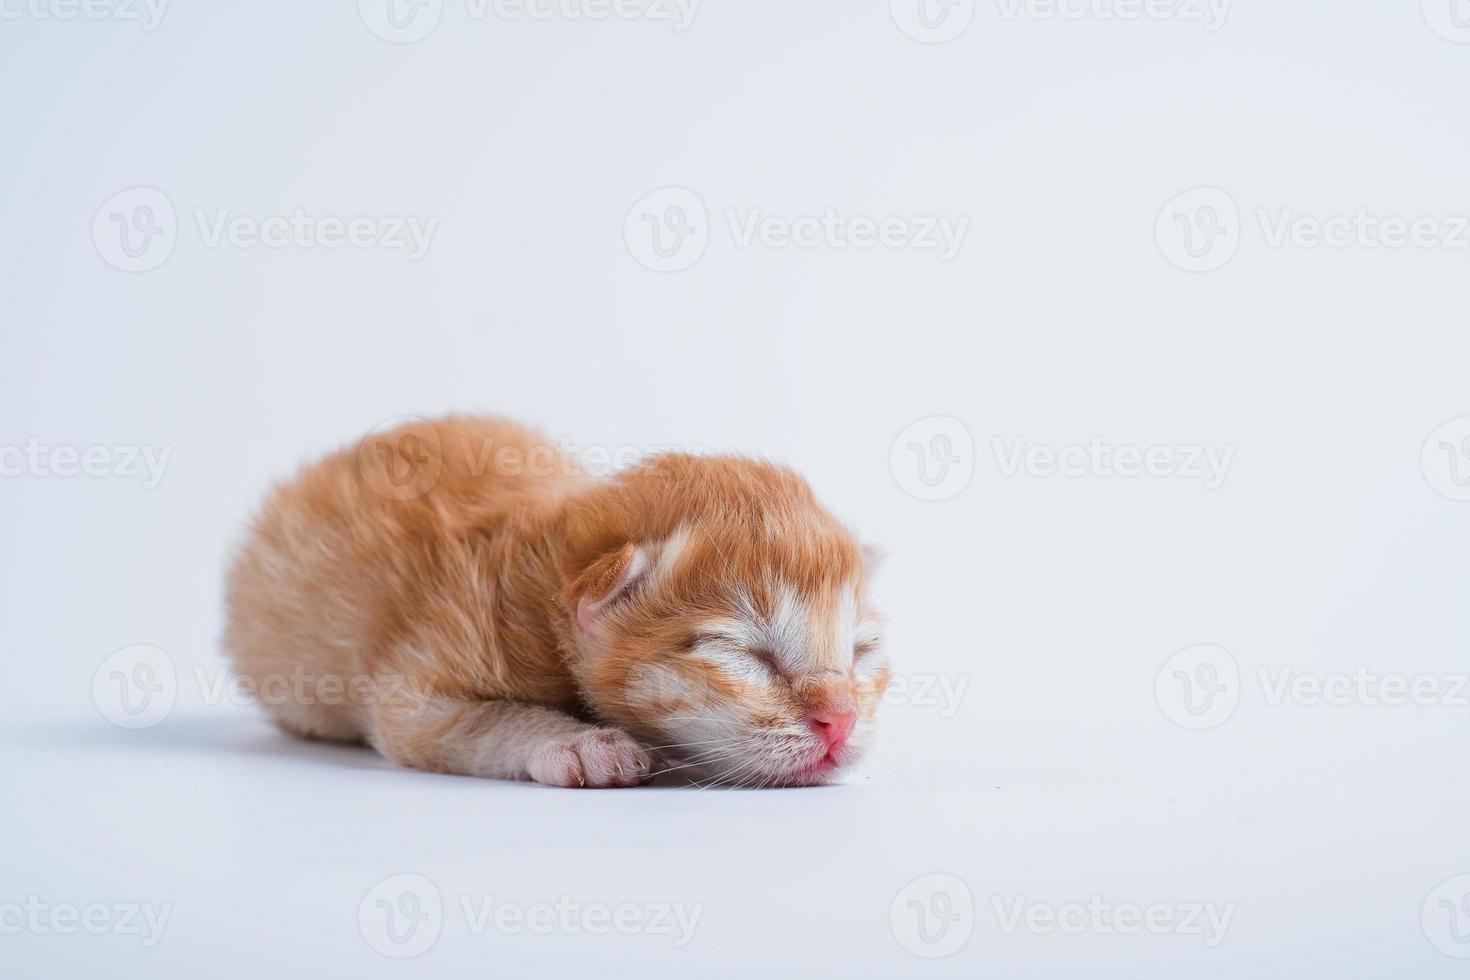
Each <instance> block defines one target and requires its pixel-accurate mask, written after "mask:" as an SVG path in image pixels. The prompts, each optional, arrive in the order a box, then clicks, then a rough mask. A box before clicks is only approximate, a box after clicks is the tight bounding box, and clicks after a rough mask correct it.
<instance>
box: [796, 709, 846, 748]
mask: <svg viewBox="0 0 1470 980" xmlns="http://www.w3.org/2000/svg"><path fill="white" fill-rule="evenodd" d="M855 721H857V713H856V712H854V711H853V710H852V709H851V708H841V707H825V708H817V709H815V710H813V711H809V712H807V716H806V723H807V727H809V728H810V729H811V730H812V731H813V732H814V733H815V734H816V736H817V737H818V738H820V739H821V740H822V742H823V743H825V744H826V746H827V751H828V752H835V751H836V750H837V749H840V748H842V743H843V742H845V741H847V736H848V735H850V734H852V726H853V722H855Z"/></svg>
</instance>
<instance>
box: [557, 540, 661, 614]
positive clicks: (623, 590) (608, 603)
mask: <svg viewBox="0 0 1470 980" xmlns="http://www.w3.org/2000/svg"><path fill="white" fill-rule="evenodd" d="M651 567H652V562H651V561H650V560H649V557H648V550H647V549H646V548H641V547H639V546H638V545H635V544H625V545H623V547H621V548H619V549H618V550H617V551H614V552H610V553H608V554H606V555H603V556H602V557H601V558H599V559H597V560H596V561H594V562H593V563H592V564H591V565H589V566H588V567H587V570H586V571H585V572H583V573H582V574H581V575H579V576H577V579H576V581H575V582H573V583H572V587H571V590H570V591H571V594H572V595H573V596H574V597H575V598H576V618H577V626H578V627H579V628H581V629H584V630H585V629H588V628H589V627H591V626H592V625H593V624H594V623H595V622H596V621H597V617H598V616H600V615H601V614H602V613H603V612H604V611H606V610H607V609H609V608H611V607H612V605H613V603H615V602H617V601H618V600H619V599H621V598H622V597H623V596H625V595H627V594H628V593H629V592H631V591H632V590H633V589H634V588H635V587H636V586H637V585H638V583H639V582H641V581H642V580H643V578H644V577H645V576H646V575H647V574H648V572H649V569H650V568H651Z"/></svg>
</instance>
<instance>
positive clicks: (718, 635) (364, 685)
mask: <svg viewBox="0 0 1470 980" xmlns="http://www.w3.org/2000/svg"><path fill="white" fill-rule="evenodd" d="M867 588H868V568H867V561H866V557H865V552H864V549H863V548H862V547H861V546H860V545H859V544H858V543H857V541H856V540H855V539H854V537H853V536H852V535H851V533H850V532H849V531H848V530H847V529H846V528H845V527H844V526H843V525H842V524H841V523H839V522H838V521H837V520H836V519H835V518H834V517H833V516H832V515H831V514H829V513H828V512H827V511H826V510H825V509H824V508H822V506H821V505H820V504H818V503H817V501H816V499H815V498H814V496H813V494H812V492H811V490H810V488H809V487H808V486H807V484H806V483H805V482H804V481H803V480H802V479H801V478H800V477H799V476H797V475H796V474H794V473H793V472H791V471H790V470H787V469H785V468H783V467H779V466H776V465H772V464H770V463H765V462H760V461H755V460H750V459H744V458H737V457H727V456H713V457H700V456H692V455H684V454H663V455H658V456H654V457H652V458H650V459H648V460H647V461H645V462H643V463H641V464H639V465H637V466H635V467H632V468H630V469H628V470H624V471H622V472H620V473H618V474H616V475H614V476H612V477H609V478H594V477H591V476H588V475H586V474H584V473H583V472H582V468H581V467H580V466H579V465H578V463H577V460H576V459H575V458H574V457H572V456H569V455H566V454H564V453H562V452H560V451H558V450H556V449H555V448H554V447H553V446H552V444H551V443H550V441H549V440H547V439H546V438H545V437H543V436H541V435H539V434H538V433H536V432H533V431H530V430H528V429H525V428H523V427H521V426H518V425H515V424H514V423H511V422H508V421H505V420H501V419H493V418H468V417H452V418H446V419H442V420H439V421H435V422H416V423H413V424H409V425H405V426H403V427H400V428H397V429H394V430H391V431H387V432H382V433H377V434H374V435H372V436H369V437H368V438H366V439H364V440H362V441H361V442H359V443H358V444H356V445H354V446H352V447H350V448H348V449H345V450H343V451H340V452H337V453H335V454H333V455H330V456H328V457H326V458H325V459H323V460H321V461H319V462H317V463H315V464H313V465H311V466H309V467H307V468H306V469H304V470H303V471H302V472H301V473H300V474H298V475H297V476H296V477H295V478H294V479H293V480H291V481H290V482H288V483H286V484H283V485H282V486H280V487H278V488H277V489H276V490H275V491H274V492H273V493H272V494H271V495H270V497H269V499H268V500H267V501H266V503H265V505H264V508H263V510H262V512H261V514H260V516H259V518H258V519H257V520H256V521H255V523H254V525H253V526H252V528H251V530H250V532H249V535H248V539H247V541H246V543H245V544H244V546H243V548H242V549H241V551H240V553H239V555H238V557H237V559H236V561H235V563H234V565H233V567H232V568H231V570H230V573H229V579H228V625H227V628H226V634H225V646H226V648H227V650H228V652H229V654H230V656H231V658H232V660H233V663H234V666H235V668H236V670H237V672H239V673H240V674H241V675H243V676H244V677H246V678H247V679H248V680H249V681H250V682H251V686H252V688H253V689H254V690H255V691H256V693H257V698H258V700H260V701H261V702H262V703H263V704H264V705H265V707H266V709H267V710H268V711H269V713H270V714H271V715H272V717H273V718H274V719H275V720H276V721H277V722H278V723H279V724H280V725H282V726H283V727H285V728H286V729H288V730H290V731H293V732H296V733H299V734H301V735H305V736H311V737H317V738H325V739H334V740H343V741H363V740H365V741H368V742H370V743H371V744H372V745H374V746H376V747H377V748H378V749H379V750H380V751H381V752H383V753H384V754H385V755H387V756H388V757H390V758H392V759H394V760H396V761H398V762H400V763H402V764H404V765H409V766H415V767H418V768H422V769H429V770H436V771H448V772H457V773H465V774H470V775H479V776H491V777H501V778H512V779H524V778H530V779H535V780H537V781H539V782H543V783H549V784H554V785H564V786H581V785H592V786H619V785H634V784H636V783H638V782H641V781H643V780H645V779H646V778H647V777H648V776H649V775H650V774H651V773H652V772H653V770H654V767H655V763H656V761H657V760H659V759H663V760H665V761H666V762H668V763H673V764H674V765H672V766H671V768H680V769H685V768H686V767H687V769H688V771H692V772H695V773H698V774H702V775H706V776H708V778H710V779H711V780H716V781H724V782H731V783H744V784H749V785H790V784H807V783H816V782H822V781H826V780H828V779H830V778H831V777H832V776H833V774H835V773H837V772H840V771H841V770H843V769H844V768H845V767H847V766H849V765H850V764H851V763H852V762H854V761H855V760H856V759H857V758H858V757H859V756H860V755H861V754H862V753H863V751H864V750H865V749H866V747H867V745H868V742H869V740H870V738H871V733H872V728H873V716H874V710H875V708H876V707H877V704H878V702H879V700H880V698H881V696H882V693H883V690H884V688H885V687H886V685H887V683H888V677H889V670H888V666H887V663H886V660H885V659H884V656H883V652H882V649H881V637H880V635H879V619H878V617H877V615H876V613H875V612H874V611H873V610H872V608H871V607H870V606H869V603H868V599H867ZM813 718H817V719H826V718H849V719H852V721H851V723H852V731H851V734H850V735H849V736H848V737H846V738H845V739H839V740H838V741H836V742H833V743H831V744H829V741H830V740H828V741H824V739H823V738H822V737H821V732H822V730H823V727H824V726H823V724H821V723H817V722H813V720H812V719H813Z"/></svg>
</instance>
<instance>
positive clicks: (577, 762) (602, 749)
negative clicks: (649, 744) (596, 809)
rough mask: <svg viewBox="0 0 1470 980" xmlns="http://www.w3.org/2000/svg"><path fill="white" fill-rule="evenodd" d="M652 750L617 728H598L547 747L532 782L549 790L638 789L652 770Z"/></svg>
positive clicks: (536, 761)
mask: <svg viewBox="0 0 1470 980" xmlns="http://www.w3.org/2000/svg"><path fill="white" fill-rule="evenodd" d="M652 765H653V762H652V757H651V756H650V755H649V754H648V750H647V749H645V748H644V747H643V746H641V745H639V744H638V743H637V742H635V741H633V739H632V738H631V737H629V736H627V735H625V734H623V733H622V732H620V731H618V730H617V729H614V728H594V729H591V730H589V731H586V732H583V733H582V734H580V735H575V736H573V737H572V738H569V739H558V740H556V741H554V742H551V743H549V744H547V745H546V746H544V747H543V748H542V749H541V750H540V751H539V752H537V753H536V755H535V756H534V757H533V758H532V759H531V764H530V766H529V769H530V771H531V778H532V779H534V780H536V782H538V783H543V784H545V785H547V786H592V787H598V788H602V787H607V786H637V785H638V784H639V783H641V782H643V781H644V780H645V779H647V778H648V773H649V770H650V769H651V768H652Z"/></svg>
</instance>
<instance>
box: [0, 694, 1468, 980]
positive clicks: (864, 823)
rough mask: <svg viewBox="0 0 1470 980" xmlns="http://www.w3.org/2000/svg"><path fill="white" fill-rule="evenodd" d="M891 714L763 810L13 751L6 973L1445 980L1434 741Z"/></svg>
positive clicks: (49, 724) (1455, 838) (243, 762)
mask: <svg viewBox="0 0 1470 980" xmlns="http://www.w3.org/2000/svg"><path fill="white" fill-rule="evenodd" d="M1250 707H1251V706H1250V705H1248V704H1242V708H1241V710H1242V711H1243V712H1244V711H1247V710H1249V709H1250ZM1276 710H1280V709H1276ZM888 715H889V717H887V718H886V719H885V723H886V725H887V728H888V731H887V732H886V734H887V735H888V736H889V737H888V739H887V741H886V743H885V745H884V746H883V749H882V751H880V752H879V753H878V757H877V758H876V759H875V760H874V761H873V763H872V765H870V766H869V767H868V768H867V771H866V772H865V773H864V774H862V775H860V776H857V777H855V778H854V779H853V780H852V782H851V783H849V784H847V785H843V786H839V787H831V788H825V789H816V790H786V791H763V792H754V791H732V790H720V789H711V790H695V789H690V788H684V787H677V786H668V787H652V788H647V789H642V790H632V791H596V792H593V791H560V790H551V789H544V788H541V787H537V786H534V785H529V784H510V783H498V782H488V781H478V780H471V779H466V778H458V777H448V776H437V775H428V774H421V773H415V772H409V771H404V770H399V769H396V768H394V767H393V766H391V765H389V764H388V763H386V762H384V761H383V760H381V759H379V758H378V757H377V756H375V755H374V754H373V753H371V752H370V751H368V750H365V749H361V750H359V749H353V748H344V747H336V746H325V745H320V744H309V743H305V742H300V741H296V740H293V739H290V738H287V737H285V736H283V735H281V734H279V733H277V732H276V731H275V730H274V729H273V728H271V727H270V726H269V725H267V724H266V723H265V722H263V721H262V720H260V719H259V718H258V717H256V715H255V714H254V713H253V711H251V710H250V709H248V708H243V707H237V706H234V705H226V706H223V707H216V708H208V709H185V708H183V707H181V708H180V710H178V711H176V712H174V713H173V714H172V715H170V716H169V717H167V718H166V719H165V720H164V721H163V722H162V723H160V724H158V725H157V726H155V727H151V728H148V729H146V730H139V731H126V730H122V729H120V728H117V727H115V726H113V725H111V724H109V723H108V722H106V721H104V720H102V719H101V718H99V717H97V716H95V715H94V716H92V717H86V716H78V717H76V718H72V719H69V720H65V721H62V720H50V721H44V722H42V721H36V722H29V723H28V722H24V721H17V720H14V719H12V720H11V721H9V722H7V724H6V725H5V730H4V734H3V737H0V746H3V747H0V760H3V761H0V769H3V771H4V772H5V774H6V779H5V781H4V790H3V793H4V804H3V820H4V831H5V834H4V836H5V839H6V841H7V842H8V843H7V846H6V848H5V855H4V858H3V875H0V877H3V880H4V882H5V895H4V896H3V898H4V900H5V901H6V902H8V903H10V904H9V905H8V906H7V909H11V907H12V906H22V907H21V908H20V910H19V911H14V910H10V911H6V912H5V916H6V918H5V920H4V921H5V923H6V925H7V929H6V931H7V932H8V933H12V934H9V935H4V936H0V962H3V963H4V964H6V968H5V969H4V973H5V975H6V976H13V977H25V978H45V977H85V976H211V977H241V978H252V980H254V978H258V977H261V976H266V975H292V976H312V977H322V978H329V977H352V978H362V977H377V976H382V977H389V976H408V975H420V976H422V975H429V974H433V975H450V974H456V975H458V974H464V975H497V976H513V977H518V976H533V975H547V976H550V975H556V976H563V975H567V976H569V975H582V974H586V973H591V972H594V971H595V972H601V973H610V974H611V975H620V976H632V975H637V976H650V977H663V976H668V977H688V976H748V975H751V974H752V973H756V972H760V971H767V970H773V969H780V970H781V971H782V972H783V974H792V975H802V974H803V973H809V974H811V975H822V976H828V975H831V976H839V975H855V976H873V977H888V976H903V975H912V976H921V975H934V976H969V977H973V976H997V977H1049V976H1084V975H1085V976H1129V977H1161V978H1163V977H1169V978H1177V977H1185V976H1187V977H1191V978H1198V977H1241V976H1252V977H1282V978H1287V977H1291V978H1297V977H1305V976H1331V977H1380V976H1412V977H1415V978H1433V977H1452V976H1461V975H1463V971H1464V966H1465V964H1464V963H1463V962H1461V961H1459V960H1456V959H1454V958H1451V957H1450V956H1447V955H1445V953H1444V952H1441V951H1440V950H1439V949H1436V947H1435V945H1434V944H1433V942H1434V940H1432V939H1431V938H1430V937H1429V935H1428V933H1427V932H1426V930H1425V927H1424V926H1423V925H1422V924H1421V911H1422V910H1424V909H1425V908H1426V906H1428V914H1429V915H1430V924H1431V931H1432V929H1433V923H1434V921H1435V920H1436V917H1437V916H1440V915H1448V911H1443V910H1441V908H1440V907H1439V906H1438V899H1437V898H1432V897H1431V895H1430V892H1431V890H1432V889H1434V888H1435V886H1436V885H1438V884H1439V883H1440V882H1441V881H1442V880H1443V879H1445V878H1447V877H1449V876H1451V874H1453V873H1456V872H1466V871H1470V850H1467V849H1466V846H1465V838H1464V833H1463V831H1464V815H1465V812H1466V805H1467V803H1470V793H1467V792H1466V791H1465V786H1464V780H1463V779H1462V778H1459V776H1460V774H1461V773H1462V772H1463V764H1462V763H1463V744H1464V739H1463V721H1462V720H1459V719H1456V718H1454V717H1452V715H1451V714H1450V713H1446V714H1445V716H1444V717H1443V718H1442V719H1441V721H1442V723H1439V724H1436V723H1433V722H1431V723H1430V725H1429V726H1428V727H1427V728H1426V727H1425V726H1424V725H1423V724H1416V726H1415V728H1414V730H1413V731H1410V730H1409V729H1408V728H1405V727H1403V726H1399V725H1396V724H1393V723H1392V719H1391V718H1380V719H1379V720H1378V721H1376V722H1371V723H1369V724H1367V725H1362V724H1358V723H1355V724H1351V725H1343V724H1337V725H1329V726H1328V727H1327V728H1325V729H1323V730H1321V732H1320V735H1319V737H1317V738H1315V739H1313V738H1304V737H1291V738H1289V739H1283V740H1281V741H1279V742H1276V743H1275V744H1271V742H1270V741H1269V740H1265V741H1261V742H1257V743H1249V742H1240V741H1232V740H1228V739H1222V738H1213V739H1212V738H1211V736H1220V735H1222V733H1224V732H1228V731H1229V730H1230V726H1227V727H1226V728H1225V729H1222V730H1220V731H1216V732H1203V733H1188V737H1187V738H1169V739H1159V738H1154V739H1152V740H1151V741H1152V746H1150V745H1149V744H1145V741H1146V740H1139V741H1136V742H1132V743H1131V744H1130V739H1129V737H1128V736H1127V735H1126V734H1125V735H1121V736H1120V735H1119V734H1118V733H1107V732H1097V733H1095V735H1094V737H1090V738H1085V739H1077V740H1075V741H1071V739H1072V738H1073V735H1075V733H1072V734H1069V735H1067V736H1065V737H1064V736H1063V735H1062V734H1061V733H1062V731H1063V728H1062V727H1061V726H1058V725H1057V724H1056V723H1055V721H1054V720H1041V721H1039V722H1038V723H1037V724H1036V725H1035V726H1034V727H1033V728H1031V729H1030V730H1024V729H1023V730H1015V729H1014V728H1010V725H1008V726H1007V727H1008V728H1010V730H1009V731H1002V730H1000V729H999V728H995V729H988V730H987V729H984V728H983V727H982V729H981V730H980V731H978V732H976V734H982V735H983V736H985V737H986V738H988V739H989V740H990V741H989V743H988V744H986V743H983V742H982V743H978V744H969V743H968V740H967V741H966V743H964V744H961V743H959V742H956V741H954V740H952V739H951V740H950V741H949V742H947V743H946V742H945V741H944V736H945V734H946V726H947V725H951V724H953V720H952V719H950V720H945V719H939V718H937V717H935V716H933V715H932V713H930V714H927V715H926V713H925V712H924V711H923V710H922V709H920V708H913V707H905V706H898V707H894V708H890V709H888ZM1358 721H1359V722H1361V721H1362V719H1361V718H1360V719H1358ZM1010 724H1011V725H1013V724H1014V722H1012V723H1010ZM1164 724H1166V725H1167V724H1168V723H1167V722H1164ZM1354 732H1356V733H1357V735H1354V734H1353V733H1354ZM1155 734H1156V735H1157V732H1156V733H1155ZM1069 743H1070V744H1069ZM1410 743H1411V744H1410ZM403 876H422V877H403ZM932 876H945V877H939V878H936V877H932ZM949 876H952V877H949ZM385 879H389V880H387V881H386V883H384V880H385ZM915 879H923V880H920V881H918V882H917V883H915V884H912V885H911V883H913V882H915ZM380 883H381V884H380ZM960 883H962V884H960ZM410 893H411V894H410ZM405 894H408V897H407V898H405V897H404V896H405ZM32 896H34V899H33V898H32ZM936 896H937V897H936ZM967 896H968V897H967ZM1094 897H1095V898H1094ZM415 900H417V901H418V902H419V904H418V905H417V906H414V905H413V904H411V903H413V902H414V901H415ZM970 901H973V907H971V906H970V905H969V904H968V903H969V902H970ZM27 902H29V903H30V905H31V906H37V905H38V904H39V905H40V910H39V912H37V911H36V909H34V908H27V907H25V905H26V903H27ZM379 902H386V903H388V904H387V905H380V904H379ZM436 902H437V908H436V907H435V903H436ZM911 902H914V903H917V904H916V905H914V904H910V903H911ZM93 903H102V904H104V905H107V906H109V907H113V906H141V907H142V908H140V909H138V910H137V911H136V912H133V913H132V916H131V918H125V917H124V915H123V912H122V911H117V910H110V911H108V912H106V913H104V912H100V911H94V912H93V913H91V914H92V915H94V916H97V919H96V927H97V929H98V930H99V932H101V933H102V934H99V935H89V934H87V932H86V930H85V929H82V928H80V927H79V926H77V925H76V922H75V921H69V920H68V919H67V917H66V916H67V914H68V913H67V912H66V911H65V907H67V906H71V907H73V908H74V909H75V912H74V913H72V914H73V915H74V916H76V917H81V916H83V915H85V914H86V911H85V906H87V905H90V904H93ZM502 906H509V907H510V908H508V909H506V910H502ZM622 906H628V907H626V908H621V909H620V907H622ZM1150 906H1154V907H1155V908H1153V909H1152V910H1150ZM58 909H60V912H59V916H60V918H59V919H53V918H52V917H53V916H56V915H58ZM920 909H922V910H925V914H926V915H927V917H928V918H927V919H926V921H925V923H924V926H923V932H922V933H921V932H920V924H919V921H918V911H917V910H920ZM389 910H391V911H393V913H394V915H395V916H398V917H399V918H395V919H394V920H393V921H394V923H396V927H395V928H393V931H392V932H391V933H390V932H389V928H390V923H389V921H388V918H387V915H388V911H389ZM414 912H417V913H418V915H417V917H416V919H417V922H418V925H417V926H416V927H415V928H413V929H410V927H409V923H410V920H409V919H408V918H406V917H404V916H406V915H408V914H409V913H414ZM150 914H151V916H152V918H151V919H150V918H149V915H150ZM1050 914H1055V915H1060V916H1062V917H1063V919H1064V920H1065V921H1066V923H1067V930H1068V931H1063V930H1061V929H1060V927H1053V926H1051V925H1050V924H1049V923H1050V920H1049V919H1048V918H1047V916H1048V915H1050ZM20 915H25V916H26V917H27V920H26V921H27V923H28V924H27V925H26V926H25V927H23V928H22V929H20V930H19V932H18V933H17V930H16V929H14V928H13V925H14V924H15V923H16V922H17V921H19V920H18V918H17V917H18V916H20ZM37 915H39V920H36V919H35V917H36V916H37ZM1130 915H1131V916H1133V918H1130ZM1150 915H1152V916H1153V917H1154V918H1153V919H1152V920H1151V921H1153V923H1154V928H1155V929H1156V930H1157V931H1158V932H1159V933H1160V934H1158V935H1155V934H1152V933H1151V932H1150V931H1149V928H1148V926H1147V924H1146V923H1147V922H1149V921H1150V919H1149V918H1148V917H1149V916H1150ZM165 916H166V917H165ZM941 916H942V918H941ZM1018 916H1019V918H1018ZM619 917H621V918H619ZM36 921H39V922H40V925H39V926H37V925H36V924H35V922H36ZM104 921H105V922H106V923H108V924H107V925H104ZM943 921H947V922H948V926H947V928H946V927H943V926H942V924H941V923H942V922H943ZM1447 921H1448V920H1446V922H1447ZM69 925H70V927H71V928H72V929H73V930H74V932H73V934H69V935H68V934H58V933H60V932H61V930H63V929H66V928H67V927H68V926H69ZM1073 933H1078V934H1073ZM926 940H927V941H926ZM1438 941H1439V942H1440V944H1441V945H1442V946H1445V948H1447V949H1449V950H1450V951H1458V952H1461V953H1462V954H1463V953H1466V952H1470V944H1462V945H1460V946H1455V944H1454V941H1455V937H1454V936H1453V935H1451V937H1450V938H1449V939H1446V938H1445V937H1444V936H1442V935H1441V936H1438ZM403 953H412V954H414V955H415V958H414V959H412V960H410V961H408V962H400V961H399V959H398V957H399V956H400V955H401V954H403ZM934 954H947V955H945V956H944V957H943V958H933V957H934ZM921 956H923V957H924V958H921ZM415 964H417V965H415Z"/></svg>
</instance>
